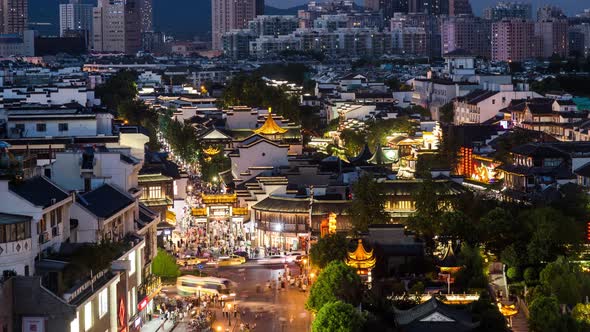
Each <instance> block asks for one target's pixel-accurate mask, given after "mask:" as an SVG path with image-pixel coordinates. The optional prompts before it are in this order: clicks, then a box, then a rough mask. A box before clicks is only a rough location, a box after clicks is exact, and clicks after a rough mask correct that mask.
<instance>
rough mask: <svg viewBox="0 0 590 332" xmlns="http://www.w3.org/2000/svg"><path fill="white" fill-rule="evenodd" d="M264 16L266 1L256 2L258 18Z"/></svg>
mask: <svg viewBox="0 0 590 332" xmlns="http://www.w3.org/2000/svg"><path fill="white" fill-rule="evenodd" d="M260 15H264V0H256V16H260Z"/></svg>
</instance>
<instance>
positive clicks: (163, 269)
mask: <svg viewBox="0 0 590 332" xmlns="http://www.w3.org/2000/svg"><path fill="white" fill-rule="evenodd" d="M152 273H153V274H154V275H157V276H159V277H163V278H176V277H178V276H179V275H180V269H179V268H178V265H176V260H175V259H174V257H172V256H171V255H170V254H168V253H167V252H166V251H165V250H163V249H158V254H157V255H156V257H154V260H153V261H152Z"/></svg>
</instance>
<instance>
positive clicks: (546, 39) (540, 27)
mask: <svg viewBox="0 0 590 332" xmlns="http://www.w3.org/2000/svg"><path fill="white" fill-rule="evenodd" d="M567 32H568V23H567V20H564V19H550V20H542V21H538V22H536V23H535V35H536V36H537V37H538V38H539V41H540V45H539V46H540V47H539V51H540V53H539V55H540V56H541V57H543V58H549V57H551V56H552V55H554V54H556V55H559V56H561V57H566V56H568V53H569V51H568V50H569V42H568V34H567Z"/></svg>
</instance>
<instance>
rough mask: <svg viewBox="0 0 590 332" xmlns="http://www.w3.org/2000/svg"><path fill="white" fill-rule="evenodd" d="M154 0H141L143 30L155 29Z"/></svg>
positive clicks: (140, 10)
mask: <svg viewBox="0 0 590 332" xmlns="http://www.w3.org/2000/svg"><path fill="white" fill-rule="evenodd" d="M153 11H154V4H153V0H139V15H140V23H141V32H148V31H152V30H154V14H153Z"/></svg>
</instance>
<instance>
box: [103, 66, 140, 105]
mask: <svg viewBox="0 0 590 332" xmlns="http://www.w3.org/2000/svg"><path fill="white" fill-rule="evenodd" d="M136 79H137V73H136V72H133V71H128V70H122V71H119V72H118V73H117V74H115V75H113V76H111V77H110V78H109V79H108V80H107V81H106V82H105V83H104V84H101V85H99V86H98V87H97V88H96V97H98V98H100V100H101V102H102V104H103V105H105V106H106V107H107V108H108V109H111V110H116V109H118V106H119V104H120V103H122V102H125V101H129V100H132V99H135V97H136V96H137V84H135V80H136Z"/></svg>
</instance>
